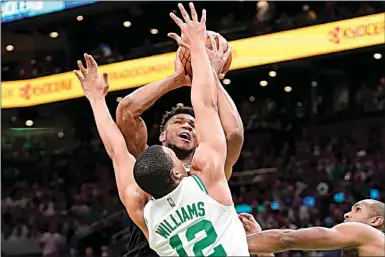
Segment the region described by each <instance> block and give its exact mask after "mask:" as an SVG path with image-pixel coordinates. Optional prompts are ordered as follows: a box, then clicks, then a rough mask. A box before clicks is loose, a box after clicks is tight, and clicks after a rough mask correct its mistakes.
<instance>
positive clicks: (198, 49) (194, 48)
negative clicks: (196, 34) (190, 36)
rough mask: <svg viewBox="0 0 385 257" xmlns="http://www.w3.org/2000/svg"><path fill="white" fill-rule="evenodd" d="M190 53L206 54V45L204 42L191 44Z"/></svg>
mask: <svg viewBox="0 0 385 257" xmlns="http://www.w3.org/2000/svg"><path fill="white" fill-rule="evenodd" d="M190 52H191V53H203V52H206V45H205V42H204V41H198V42H194V43H191V45H190Z"/></svg>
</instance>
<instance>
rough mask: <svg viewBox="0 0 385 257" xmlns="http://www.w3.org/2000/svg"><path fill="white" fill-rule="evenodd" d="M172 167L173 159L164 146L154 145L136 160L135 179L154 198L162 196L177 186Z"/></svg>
mask: <svg viewBox="0 0 385 257" xmlns="http://www.w3.org/2000/svg"><path fill="white" fill-rule="evenodd" d="M172 168H173V164H172V159H171V157H170V156H169V155H168V154H167V153H166V152H165V151H164V149H163V148H162V146H159V145H153V146H150V147H149V148H147V149H146V150H144V152H143V153H142V154H141V155H140V156H139V157H138V159H137V160H136V162H135V165H134V179H135V181H136V183H137V184H138V186H139V187H140V188H141V189H142V190H143V191H145V192H146V193H148V194H150V195H151V196H153V197H154V198H161V197H163V196H165V195H166V194H168V193H170V192H171V191H172V190H173V189H174V187H175V182H174V181H173V180H172V178H171V170H172Z"/></svg>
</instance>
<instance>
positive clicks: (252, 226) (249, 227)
mask: <svg viewBox="0 0 385 257" xmlns="http://www.w3.org/2000/svg"><path fill="white" fill-rule="evenodd" d="M238 217H239V219H240V220H241V222H242V225H243V228H244V229H245V231H246V235H251V234H255V233H258V232H261V231H262V228H261V226H260V225H259V224H258V222H257V221H256V220H255V219H254V216H253V215H251V214H248V213H240V214H238Z"/></svg>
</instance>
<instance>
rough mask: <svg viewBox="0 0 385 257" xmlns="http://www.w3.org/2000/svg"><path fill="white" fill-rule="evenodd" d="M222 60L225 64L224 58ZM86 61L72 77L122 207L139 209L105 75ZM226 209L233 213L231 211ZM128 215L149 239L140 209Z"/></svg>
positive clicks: (87, 57)
mask: <svg viewBox="0 0 385 257" xmlns="http://www.w3.org/2000/svg"><path fill="white" fill-rule="evenodd" d="M224 59H225V60H227V57H226V58H224ZM85 60H86V63H87V68H88V70H86V69H85V68H84V67H83V65H82V63H81V62H80V61H79V62H78V65H79V69H80V71H81V72H82V74H83V75H80V74H79V73H78V72H76V71H75V74H76V75H77V77H78V79H79V80H80V82H81V84H82V87H83V90H84V92H85V95H86V97H87V98H88V99H89V101H90V103H91V106H92V109H93V112H94V116H95V120H96V123H97V127H98V131H99V134H100V136H101V138H102V140H103V143H104V145H105V147H106V149H107V152H108V154H109V156H110V157H111V159H112V160H113V163H114V167H115V172H116V180H117V184H118V189H119V194H120V197H121V199H122V201H123V202H124V203H125V205H126V207H127V205H129V204H130V203H132V202H135V201H136V202H137V203H139V204H138V206H139V207H140V205H141V204H143V202H141V201H142V200H144V201H146V200H147V199H146V198H145V197H143V194H142V191H141V190H138V188H137V186H134V184H135V181H133V179H132V173H130V172H127V170H129V169H128V167H129V166H127V165H132V162H133V157H132V155H130V154H128V153H127V147H126V146H124V147H123V145H122V142H123V140H122V135H121V133H120V132H119V133H117V131H116V129H117V127H116V125H115V123H114V122H113V121H112V119H111V116H110V114H109V112H108V109H107V108H106V104H105V100H104V97H105V95H106V93H107V91H108V77H107V74H104V78H103V79H102V78H101V77H100V76H99V73H98V67H97V64H96V62H95V61H94V60H93V58H92V57H91V56H90V55H87V54H85ZM212 76H213V75H212ZM214 81H215V80H214ZM222 133H223V131H222ZM224 149H226V148H224ZM222 175H223V174H222ZM223 176H224V175H223ZM135 185H136V184H135ZM155 186H156V184H155ZM226 187H227V184H226ZM227 189H228V188H227ZM155 195H156V194H155ZM127 196H128V197H127ZM135 198H136V199H135ZM143 206H144V204H143ZM228 209H231V210H233V209H232V208H228ZM127 211H128V212H129V214H130V216H132V215H131V214H134V215H135V217H136V219H135V220H134V221H136V224H137V225H138V226H139V227H140V228H141V229H142V231H144V232H145V235H148V234H147V232H146V231H147V227H146V226H145V225H144V220H143V209H140V208H127ZM140 218H141V219H142V221H141V220H140ZM138 221H139V222H138ZM143 225H144V226H143ZM221 230H222V229H221ZM246 252H247V251H246ZM246 255H247V254H246Z"/></svg>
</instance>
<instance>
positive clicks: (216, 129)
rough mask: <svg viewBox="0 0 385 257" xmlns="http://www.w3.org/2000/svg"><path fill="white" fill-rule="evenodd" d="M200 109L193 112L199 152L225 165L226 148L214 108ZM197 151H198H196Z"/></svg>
mask: <svg viewBox="0 0 385 257" xmlns="http://www.w3.org/2000/svg"><path fill="white" fill-rule="evenodd" d="M194 108H202V111H199V110H195V116H196V117H195V127H196V133H197V137H198V142H199V146H198V148H202V150H200V151H201V152H205V153H206V154H208V155H211V156H212V157H215V158H216V159H217V161H219V162H222V167H224V165H225V160H226V153H227V146H226V138H225V134H224V132H223V128H222V124H221V121H220V119H219V115H218V112H217V110H215V108H204V107H194ZM197 150H198V149H197Z"/></svg>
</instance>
